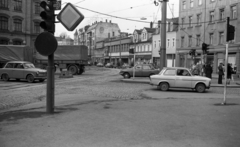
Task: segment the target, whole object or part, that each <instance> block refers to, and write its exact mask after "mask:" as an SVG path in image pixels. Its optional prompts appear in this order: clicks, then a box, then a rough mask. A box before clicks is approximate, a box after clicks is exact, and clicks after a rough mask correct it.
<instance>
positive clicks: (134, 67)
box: [133, 53, 135, 80]
mask: <svg viewBox="0 0 240 147" xmlns="http://www.w3.org/2000/svg"><path fill="white" fill-rule="evenodd" d="M134 77H135V53H134V54H133V80H134Z"/></svg>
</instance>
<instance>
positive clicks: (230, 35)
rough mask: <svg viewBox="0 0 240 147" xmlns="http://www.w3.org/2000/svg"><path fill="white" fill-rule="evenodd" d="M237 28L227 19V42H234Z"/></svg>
mask: <svg viewBox="0 0 240 147" xmlns="http://www.w3.org/2000/svg"><path fill="white" fill-rule="evenodd" d="M234 32H235V27H234V26H232V25H230V24H229V17H227V35H226V41H227V42H228V41H230V40H234Z"/></svg>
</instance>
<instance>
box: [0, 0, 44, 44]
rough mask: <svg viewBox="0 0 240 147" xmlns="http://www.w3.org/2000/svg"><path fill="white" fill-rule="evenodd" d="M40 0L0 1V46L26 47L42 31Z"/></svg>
mask: <svg viewBox="0 0 240 147" xmlns="http://www.w3.org/2000/svg"><path fill="white" fill-rule="evenodd" d="M40 2H41V1H40V0H0V32H1V33H0V44H5V45H8V44H12V45H28V46H31V47H33V46H34V41H35V39H36V37H37V35H38V34H39V33H41V32H42V31H43V30H42V29H41V28H40V26H39V23H40V22H41V17H40V16H39V14H40V12H41V8H40V5H39V3H40Z"/></svg>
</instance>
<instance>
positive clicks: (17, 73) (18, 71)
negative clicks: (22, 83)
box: [12, 63, 25, 79]
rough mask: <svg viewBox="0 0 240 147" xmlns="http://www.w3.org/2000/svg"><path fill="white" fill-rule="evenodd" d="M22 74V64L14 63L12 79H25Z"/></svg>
mask: <svg viewBox="0 0 240 147" xmlns="http://www.w3.org/2000/svg"><path fill="white" fill-rule="evenodd" d="M23 72H24V67H23V64H22V63H16V64H15V65H14V69H13V71H12V74H13V78H16V79H23V78H25V77H24V76H23Z"/></svg>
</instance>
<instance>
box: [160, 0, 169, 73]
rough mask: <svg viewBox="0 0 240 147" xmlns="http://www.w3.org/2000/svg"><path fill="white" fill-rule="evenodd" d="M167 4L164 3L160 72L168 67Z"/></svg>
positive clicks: (164, 0)
mask: <svg viewBox="0 0 240 147" xmlns="http://www.w3.org/2000/svg"><path fill="white" fill-rule="evenodd" d="M167 2H168V0H163V1H162V27H161V49H160V51H161V56H160V70H162V69H163V67H166V18H167Z"/></svg>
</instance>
